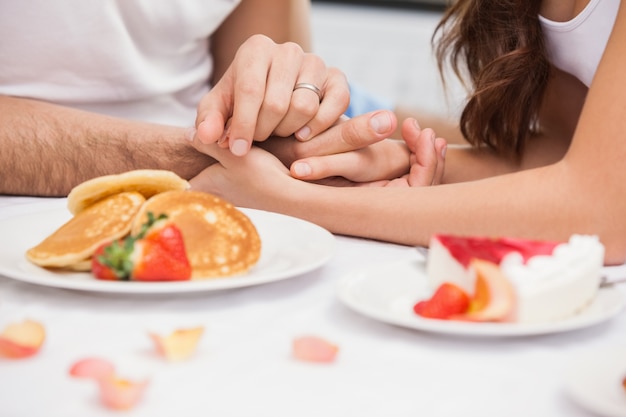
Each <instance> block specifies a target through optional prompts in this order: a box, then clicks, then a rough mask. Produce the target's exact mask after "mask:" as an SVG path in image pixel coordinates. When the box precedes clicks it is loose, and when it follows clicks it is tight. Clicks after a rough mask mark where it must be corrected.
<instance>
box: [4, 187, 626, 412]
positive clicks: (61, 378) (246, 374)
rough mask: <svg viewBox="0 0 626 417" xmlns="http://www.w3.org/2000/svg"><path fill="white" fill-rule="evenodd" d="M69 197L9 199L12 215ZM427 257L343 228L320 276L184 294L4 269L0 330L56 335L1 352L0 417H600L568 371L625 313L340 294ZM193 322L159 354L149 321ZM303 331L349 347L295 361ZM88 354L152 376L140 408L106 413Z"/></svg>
mask: <svg viewBox="0 0 626 417" xmlns="http://www.w3.org/2000/svg"><path fill="white" fill-rule="evenodd" d="M64 204H65V201H64V200H62V199H33V198H19V197H0V219H5V218H8V217H10V216H15V215H19V214H22V213H32V212H37V211H40V210H42V209H44V208H49V207H60V206H63V205H64ZM2 232H3V231H2V230H0V233H2ZM417 256H419V255H418V254H416V251H415V250H414V249H412V248H408V247H404V246H397V245H392V244H384V243H380V242H373V241H367V240H361V239H352V238H347V237H337V250H336V254H335V256H334V257H333V258H332V259H331V261H330V262H329V263H328V264H326V265H325V266H323V267H322V268H320V269H318V270H316V271H313V272H310V273H307V274H304V275H301V276H298V277H294V278H291V279H287V280H283V281H279V282H274V283H270V284H264V285H260V286H254V287H248V288H242V289H236V290H226V291H220V292H205V293H197V294H178V295H163V294H161V295H156V294H153V295H115V294H104V293H89V292H81V291H72V290H64V289H55V288H49V287H43V286H37V285H32V284H26V283H21V282H18V281H15V280H12V279H9V278H4V277H0V327H4V326H5V325H6V324H7V323H9V322H12V321H18V320H21V319H24V318H31V319H35V320H38V321H41V322H42V323H43V324H44V326H45V328H46V331H47V339H46V341H45V344H44V346H43V347H42V349H41V351H40V352H39V353H38V354H37V355H36V356H34V357H32V358H29V359H25V360H7V359H1V358H0V416H1V417H37V416H46V417H56V416H59V417H72V416H81V417H82V416H110V415H125V416H150V417H159V416H167V417H171V416H217V417H228V416H234V417H247V416H250V417H257V416H259V417H262V416H268V417H269V416H271V417H280V416H289V417H292V416H315V417H319V416H337V417H339V416H341V417H343V416H347V417H351V416H355V417H356V416H358V417H369V416H371V417H383V416H385V417H386V416H389V417H394V416H397V417H403V416H407V417H408V416H429V417H433V416H465V417H469V416H494V417H495V416H498V417H500V416H508V417H513V416H520V417H521V416H524V417H527V416H542V417H544V416H567V417H579V416H580V417H581V416H590V415H592V414H590V413H589V412H588V411H587V410H585V409H584V408H582V407H580V406H579V405H578V404H577V403H575V402H573V401H572V400H571V399H570V398H569V396H568V395H566V393H565V392H564V375H565V373H566V372H567V370H568V367H569V366H570V365H571V363H572V360H573V358H575V357H576V355H579V354H582V353H585V352H594V351H597V352H598V353H599V354H601V353H602V352H603V351H604V350H605V349H608V348H614V347H626V314H624V312H622V313H620V314H619V315H618V316H617V317H615V318H613V319H611V320H609V321H608V322H606V323H602V324H600V325H596V326H593V327H590V328H586V329H583V330H577V331H572V332H567V333H559V334H553V335H546V336H533V337H517V338H487V339H485V338H482V339H481V338H468V337H456V336H442V335H437V334H430V333H425V332H420V331H415V330H411V329H405V328H401V327H395V326H392V325H388V324H385V323H382V322H378V321H376V320H373V319H370V318H367V317H365V316H362V315H360V314H358V313H356V312H354V311H352V310H350V309H349V308H347V307H346V306H344V305H343V304H342V303H341V302H340V301H339V300H338V298H337V297H336V294H335V286H336V284H337V282H338V280H340V279H341V278H342V277H343V276H345V274H346V273H348V272H350V271H352V270H354V269H355V268H362V267H366V266H368V265H372V266H375V265H377V264H379V263H380V262H389V261H393V260H402V259H407V260H410V259H414V258H415V257H417ZM615 273H616V274H619V273H621V271H617V270H616V271H615ZM618 288H619V290H621V291H623V292H626V288H625V286H624V285H621V286H619V287H618ZM193 325H203V326H205V334H204V336H203V338H202V340H201V343H200V346H199V350H198V352H197V354H196V355H195V356H194V357H193V358H191V359H190V360H188V361H186V362H183V363H166V362H165V361H163V360H161V359H160V358H159V357H157V356H156V355H155V354H154V353H153V352H154V349H153V345H152V342H151V341H150V339H149V338H148V336H147V332H148V331H149V330H155V329H156V328H159V327H160V328H164V327H170V328H176V327H189V326H193ZM302 334H315V335H319V336H322V337H325V338H327V339H329V340H331V341H333V342H335V343H336V344H337V345H339V348H340V351H339V355H338V357H337V360H336V362H335V363H333V364H329V365H314V364H306V363H301V362H297V361H295V360H293V359H292V358H291V356H290V349H291V341H292V339H293V338H294V337H296V336H299V335H302ZM624 352H625V355H626V348H625V349H624ZM87 356H102V357H105V358H108V359H110V360H111V361H113V362H114V363H115V365H116V366H117V367H118V369H119V370H120V372H121V373H124V371H126V372H130V373H131V374H133V373H134V374H136V375H139V374H144V375H148V376H150V378H151V380H150V385H149V387H148V389H147V391H146V393H145V397H144V399H143V401H142V402H141V403H140V404H139V405H137V406H136V407H135V408H134V409H133V410H132V411H130V412H124V413H116V412H113V411H109V410H107V409H105V408H103V407H102V406H101V405H100V404H99V402H98V400H97V394H96V389H95V386H94V385H92V384H91V383H90V382H88V381H83V380H76V379H74V378H71V377H70V376H69V375H68V369H69V367H70V365H71V364H72V363H73V362H74V361H76V360H78V359H81V358H83V357H87Z"/></svg>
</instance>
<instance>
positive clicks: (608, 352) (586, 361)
mask: <svg viewBox="0 0 626 417" xmlns="http://www.w3.org/2000/svg"><path fill="white" fill-rule="evenodd" d="M624 352H626V346H623V347H622V348H621V349H618V348H614V349H605V350H592V351H589V352H585V353H584V354H582V355H579V356H577V357H576V358H575V359H574V360H572V361H571V363H570V364H569V366H568V368H567V373H566V374H565V390H566V392H567V393H568V394H569V396H570V397H571V398H572V400H574V401H575V402H576V403H578V404H579V405H580V406H581V407H583V408H585V409H586V410H587V411H590V412H592V413H594V415H596V414H597V415H598V416H603V417H626V389H624V388H623V387H622V380H623V379H624V378H625V377H626V354H625V353H624Z"/></svg>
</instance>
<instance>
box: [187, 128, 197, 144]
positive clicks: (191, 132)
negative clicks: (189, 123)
mask: <svg viewBox="0 0 626 417" xmlns="http://www.w3.org/2000/svg"><path fill="white" fill-rule="evenodd" d="M195 137H196V129H195V128H194V127H189V128H187V129H186V130H185V139H187V140H188V141H189V142H193V138H195Z"/></svg>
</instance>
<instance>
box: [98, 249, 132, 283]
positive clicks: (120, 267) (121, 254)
mask: <svg viewBox="0 0 626 417" xmlns="http://www.w3.org/2000/svg"><path fill="white" fill-rule="evenodd" d="M131 252H132V242H131V241H130V240H119V241H115V242H111V243H105V244H104V245H102V246H100V247H99V248H98V249H97V250H96V252H95V253H94V254H93V257H92V258H91V273H92V274H93V275H94V276H95V277H96V278H98V279H102V280H107V281H117V280H125V279H128V278H129V276H130V272H131V270H132V263H131V262H130V260H129V256H130V253H131Z"/></svg>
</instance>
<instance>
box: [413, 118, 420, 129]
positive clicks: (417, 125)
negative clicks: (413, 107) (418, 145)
mask: <svg viewBox="0 0 626 417" xmlns="http://www.w3.org/2000/svg"><path fill="white" fill-rule="evenodd" d="M413 126H415V128H416V129H417V130H422V128H421V127H420V124H419V123H417V120H416V119H413Z"/></svg>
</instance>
